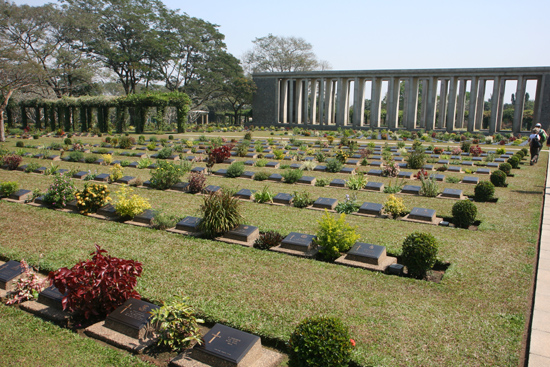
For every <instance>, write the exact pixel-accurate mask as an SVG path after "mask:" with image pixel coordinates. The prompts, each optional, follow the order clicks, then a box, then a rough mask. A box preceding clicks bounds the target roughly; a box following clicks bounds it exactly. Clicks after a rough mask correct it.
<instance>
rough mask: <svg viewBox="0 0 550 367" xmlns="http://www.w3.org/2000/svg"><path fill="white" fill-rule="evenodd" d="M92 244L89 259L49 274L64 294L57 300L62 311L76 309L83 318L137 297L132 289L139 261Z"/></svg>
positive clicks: (109, 311)
mask: <svg viewBox="0 0 550 367" xmlns="http://www.w3.org/2000/svg"><path fill="white" fill-rule="evenodd" d="M95 247H96V251H95V252H93V253H91V254H90V255H93V257H92V259H91V260H86V261H81V262H80V263H78V264H76V265H75V266H73V267H72V268H71V269H67V268H61V269H59V270H57V271H55V272H50V274H49V279H50V281H51V282H52V284H53V285H55V286H56V287H57V289H58V290H59V291H60V292H61V293H62V294H65V293H66V295H65V296H64V297H63V300H62V301H61V303H62V305H63V310H66V309H68V310H69V311H71V312H79V313H81V314H83V315H84V317H85V318H89V317H90V316H91V315H98V316H105V315H108V314H109V313H111V312H112V311H114V310H115V309H116V308H117V307H119V306H121V305H122V304H123V303H124V302H126V300H128V299H129V298H138V299H139V298H141V296H140V295H139V293H138V292H137V291H136V290H134V288H135V286H136V284H137V277H139V276H140V275H141V271H142V270H143V268H142V266H141V263H140V262H138V261H134V260H124V259H118V258H116V257H111V256H109V255H107V251H105V250H102V249H101V247H99V246H98V245H96V246H95Z"/></svg>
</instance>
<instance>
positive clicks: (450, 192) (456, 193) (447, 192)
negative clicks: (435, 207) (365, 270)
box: [440, 188, 464, 199]
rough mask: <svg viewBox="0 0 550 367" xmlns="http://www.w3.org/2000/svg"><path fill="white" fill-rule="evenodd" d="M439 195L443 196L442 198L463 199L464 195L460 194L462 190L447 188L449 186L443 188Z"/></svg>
mask: <svg viewBox="0 0 550 367" xmlns="http://www.w3.org/2000/svg"><path fill="white" fill-rule="evenodd" d="M440 196H441V197H443V198H450V199H463V198H464V196H463V195H462V190H459V189H449V188H446V189H444V190H443V192H442V193H441V195H440Z"/></svg>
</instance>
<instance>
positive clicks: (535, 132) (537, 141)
mask: <svg viewBox="0 0 550 367" xmlns="http://www.w3.org/2000/svg"><path fill="white" fill-rule="evenodd" d="M540 130H541V129H540V124H536V125H535V127H534V128H533V129H532V130H531V135H529V151H530V153H531V161H530V162H529V164H530V165H531V166H532V165H533V164H535V163H537V161H538V159H539V151H540V148H541V147H542V142H541V138H540V134H539V133H540Z"/></svg>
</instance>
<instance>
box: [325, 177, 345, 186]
mask: <svg viewBox="0 0 550 367" xmlns="http://www.w3.org/2000/svg"><path fill="white" fill-rule="evenodd" d="M329 186H332V187H346V180H344V179H341V178H335V179H334V180H332V181H330V184H329Z"/></svg>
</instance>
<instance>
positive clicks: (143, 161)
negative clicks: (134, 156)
mask: <svg viewBox="0 0 550 367" xmlns="http://www.w3.org/2000/svg"><path fill="white" fill-rule="evenodd" d="M152 164H153V161H152V160H151V159H150V158H142V159H141V160H140V161H139V162H138V166H137V168H139V169H144V168H147V167H149V166H150V165H152Z"/></svg>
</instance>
